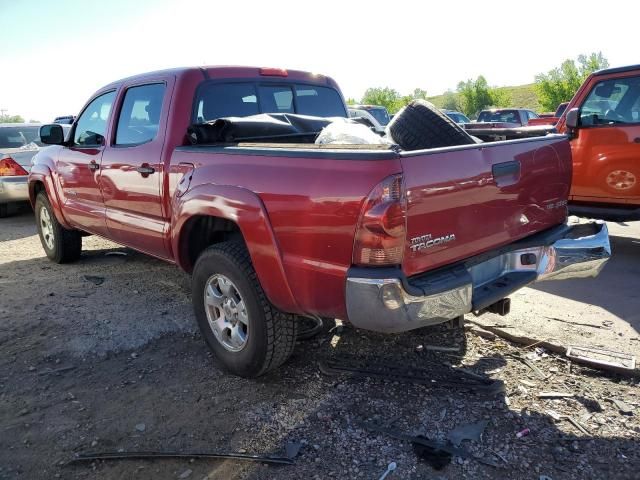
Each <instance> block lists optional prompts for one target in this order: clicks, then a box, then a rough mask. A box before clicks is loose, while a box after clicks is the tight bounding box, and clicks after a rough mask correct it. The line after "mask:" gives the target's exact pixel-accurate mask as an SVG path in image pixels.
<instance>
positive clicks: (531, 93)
mask: <svg viewBox="0 0 640 480" xmlns="http://www.w3.org/2000/svg"><path fill="white" fill-rule="evenodd" d="M533 85H534V84H533V83H530V84H528V85H517V86H514V87H498V90H502V91H505V92H507V94H508V95H509V98H510V99H511V101H510V104H509V106H510V107H520V108H528V109H531V110H533V111H534V112H538V113H541V111H542V108H541V107H540V104H539V103H538V96H537V95H536V92H535V90H534V89H533ZM444 98H445V96H444V95H436V96H435V97H429V98H428V99H427V100H429V101H430V102H431V103H433V104H434V105H435V106H436V107H438V108H442V103H443V102H444Z"/></svg>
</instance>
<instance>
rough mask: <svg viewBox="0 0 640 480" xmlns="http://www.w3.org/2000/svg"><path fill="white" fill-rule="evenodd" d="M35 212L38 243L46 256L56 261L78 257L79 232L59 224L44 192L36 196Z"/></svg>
mask: <svg viewBox="0 0 640 480" xmlns="http://www.w3.org/2000/svg"><path fill="white" fill-rule="evenodd" d="M35 213H36V223H37V227H38V235H39V236H40V243H42V248H44V251H45V253H46V254H47V257H49V258H50V259H51V260H53V261H54V262H56V263H69V262H73V261H75V260H77V259H78V258H80V254H81V252H82V236H81V233H80V232H79V231H77V230H68V229H66V228H64V227H63V226H62V225H60V222H58V219H57V218H56V216H55V215H54V213H53V209H52V208H51V203H49V199H48V198H47V195H46V194H45V193H44V192H40V193H39V194H38V196H37V198H36V204H35Z"/></svg>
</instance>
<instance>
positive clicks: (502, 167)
mask: <svg viewBox="0 0 640 480" xmlns="http://www.w3.org/2000/svg"><path fill="white" fill-rule="evenodd" d="M491 173H492V174H493V179H494V180H495V182H496V185H497V186H498V187H506V186H508V185H514V184H516V183H518V181H519V180H520V162H519V161H517V160H513V161H511V162H502V163H496V164H495V165H493V166H492V167H491Z"/></svg>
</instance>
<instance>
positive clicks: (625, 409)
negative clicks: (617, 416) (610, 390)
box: [606, 398, 634, 415]
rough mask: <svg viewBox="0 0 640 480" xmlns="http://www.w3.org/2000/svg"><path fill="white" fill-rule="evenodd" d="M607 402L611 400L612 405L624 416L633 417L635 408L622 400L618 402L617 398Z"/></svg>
mask: <svg viewBox="0 0 640 480" xmlns="http://www.w3.org/2000/svg"><path fill="white" fill-rule="evenodd" d="M606 400H609V401H610V402H611V403H613V404H614V405H615V406H616V408H617V409H618V410H619V411H620V413H622V414H623V415H633V410H634V408H633V407H632V406H631V405H628V404H626V403H625V402H623V401H622V400H618V399H617V398H607V399H606Z"/></svg>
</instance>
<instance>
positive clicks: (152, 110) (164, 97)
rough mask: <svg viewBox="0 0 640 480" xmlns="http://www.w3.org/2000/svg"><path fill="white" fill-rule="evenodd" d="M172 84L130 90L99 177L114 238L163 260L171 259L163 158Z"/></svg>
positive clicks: (125, 90) (122, 102)
mask: <svg viewBox="0 0 640 480" xmlns="http://www.w3.org/2000/svg"><path fill="white" fill-rule="evenodd" d="M172 82H173V80H172V79H159V80H158V81H157V82H154V83H145V84H142V85H141V84H137V85H131V86H126V85H125V87H124V88H123V90H122V93H121V94H120V100H119V101H118V105H120V109H119V112H118V118H117V122H116V124H115V125H116V126H115V127H114V128H115V131H114V134H113V135H112V140H111V145H110V146H109V148H108V149H107V150H106V151H105V152H104V154H103V157H102V175H101V178H100V186H101V189H102V194H103V197H104V204H105V207H106V218H107V227H108V229H109V234H110V237H111V238H113V239H114V240H115V241H117V242H120V243H123V244H125V245H128V246H131V247H133V248H135V249H138V250H141V251H143V252H146V253H150V254H152V255H155V256H158V257H163V258H166V257H168V256H169V253H168V247H167V243H166V242H165V238H166V234H167V231H168V228H169V222H168V220H167V215H166V214H165V211H164V208H163V205H162V196H161V191H162V179H163V176H164V175H163V166H164V163H163V161H162V159H163V144H164V131H165V128H166V117H167V113H168V109H169V101H168V99H169V98H171V95H170V93H169V92H170V90H171V88H172V86H173V83H172Z"/></svg>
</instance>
